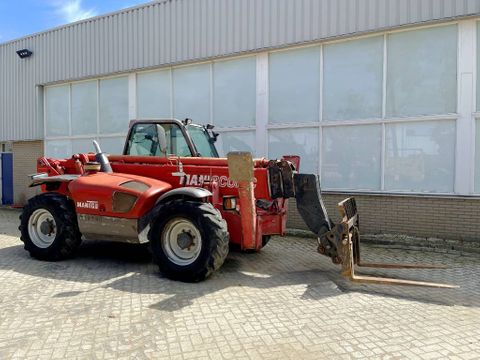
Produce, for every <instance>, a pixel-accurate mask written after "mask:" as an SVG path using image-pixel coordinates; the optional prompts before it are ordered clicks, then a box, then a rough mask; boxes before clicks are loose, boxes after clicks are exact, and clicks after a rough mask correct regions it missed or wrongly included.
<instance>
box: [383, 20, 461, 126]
mask: <svg viewBox="0 0 480 360" xmlns="http://www.w3.org/2000/svg"><path fill="white" fill-rule="evenodd" d="M387 59H388V60H387V69H388V70H387V104H386V106H387V116H388V117H401V116H416V115H432V114H448V113H455V112H456V109H457V26H456V25H449V26H438V27H433V28H427V29H421V30H412V31H404V32H399V33H393V34H390V35H388V39H387Z"/></svg>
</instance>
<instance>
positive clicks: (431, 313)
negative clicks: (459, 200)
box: [0, 210, 480, 360]
mask: <svg viewBox="0 0 480 360" xmlns="http://www.w3.org/2000/svg"><path fill="white" fill-rule="evenodd" d="M18 215H19V213H18V212H16V211H11V210H0V284H1V287H0V359H10V358H12V359H29V358H45V359H56V358H88V359H122V358H125V359H130V358H138V359H158V358H171V359H295V360H298V359H321V358H326V359H357V358H358V359H402V358H418V359H439V358H458V359H476V358H480V326H479V323H480V281H479V280H478V279H480V258H479V257H478V256H476V255H471V256H468V255H465V254H463V255H462V254H456V253H449V254H446V253H434V252H425V251H405V250H402V249H389V248H386V247H375V246H372V245H367V246H366V247H365V251H364V252H363V253H362V255H365V256H366V258H367V260H370V261H387V262H395V261H397V262H422V263H437V264H444V265H448V266H449V268H448V269H441V270H388V271H387V270H377V271H370V270H365V271H363V272H364V273H368V274H379V275H383V276H392V277H395V276H398V277H404V278H410V279H416V280H432V281H438V282H448V283H456V284H458V285H460V288H459V289H454V290H446V289H432V288H421V287H411V286H404V287H400V286H397V287H394V286H384V285H362V284H352V283H350V282H349V281H347V280H345V279H343V278H341V277H340V275H339V269H338V267H337V266H335V265H333V264H332V263H331V261H330V260H329V259H328V258H325V257H322V256H321V255H319V254H318V253H317V252H316V243H315V241H312V240H311V239H307V238H295V237H286V238H279V237H278V238H277V237H276V238H274V239H272V241H271V242H270V243H269V245H268V246H267V247H266V248H265V249H263V250H262V251H261V252H260V253H256V254H242V253H235V252H233V253H230V255H229V257H228V258H227V260H226V262H225V264H224V266H223V267H222V269H221V270H220V271H219V272H218V273H216V274H215V275H214V276H212V277H211V278H210V279H208V280H207V281H205V282H202V283H199V284H184V283H180V282H174V281H170V280H168V279H166V278H163V277H162V276H161V275H160V274H159V273H158V270H157V267H156V266H155V265H153V264H152V263H151V258H150V255H149V253H148V251H147V250H146V249H145V248H144V247H141V246H132V245H128V246H127V245H124V244H116V243H106V242H85V243H83V244H82V246H81V248H80V250H79V252H78V255H77V256H76V258H74V259H71V260H68V261H62V262H58V263H49V262H42V261H37V260H35V259H32V258H30V257H29V255H28V253H27V252H25V250H23V246H22V243H21V242H20V240H19V234H18V230H17V227H18Z"/></svg>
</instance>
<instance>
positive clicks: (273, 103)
mask: <svg viewBox="0 0 480 360" xmlns="http://www.w3.org/2000/svg"><path fill="white" fill-rule="evenodd" d="M269 70H270V71H269V82H270V85H269V98H270V99H269V122H270V123H284V124H285V123H299V122H300V123H305V122H318V121H319V108H320V104H319V103H320V48H319V47H317V46H315V47H309V48H304V49H299V50H289V51H280V52H274V53H271V54H270V59H269Z"/></svg>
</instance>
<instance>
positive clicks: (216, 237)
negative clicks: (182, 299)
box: [149, 200, 230, 282]
mask: <svg viewBox="0 0 480 360" xmlns="http://www.w3.org/2000/svg"><path fill="white" fill-rule="evenodd" d="M149 240H150V244H151V248H152V254H153V258H154V260H155V262H156V263H157V264H158V266H159V268H160V271H161V272H162V273H163V274H165V275H166V276H167V277H168V278H170V279H173V280H180V281H184V282H198V281H202V280H204V279H206V278H207V277H208V276H210V275H211V274H212V273H213V272H214V271H216V270H217V269H218V268H220V266H222V264H223V262H224V261H225V258H226V257H227V254H228V243H229V241H230V239H229V235H228V230H227V223H226V222H225V220H224V219H223V218H222V216H221V215H220V212H219V211H218V210H217V209H215V208H214V207H213V205H212V204H209V203H202V202H198V201H188V200H173V201H170V202H168V203H166V204H165V205H164V206H163V207H162V208H161V210H160V212H159V213H158V217H157V220H156V221H155V223H154V224H153V226H152V229H151V230H150V233H149Z"/></svg>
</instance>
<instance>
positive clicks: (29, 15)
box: [0, 0, 150, 43]
mask: <svg viewBox="0 0 480 360" xmlns="http://www.w3.org/2000/svg"><path fill="white" fill-rule="evenodd" d="M146 2H150V1H149V0H102V1H100V0H96V1H95V0H63V1H62V0H0V43H3V42H6V41H8V40H12V39H16V38H19V37H22V36H25V35H28V34H32V33H35V32H39V31H42V30H47V29H50V28H53V27H56V26H59V25H63V24H68V23H71V22H74V21H78V20H83V19H86V18H89V17H92V16H96V15H100V14H105V13H108V12H112V11H115V10H120V9H124V8H127V7H130V6H134V5H138V4H141V3H146Z"/></svg>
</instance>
